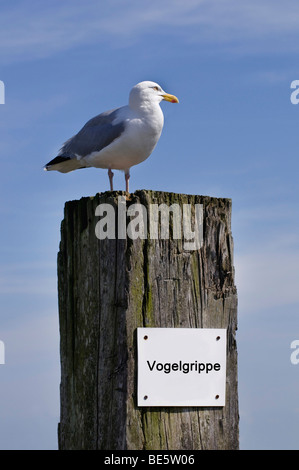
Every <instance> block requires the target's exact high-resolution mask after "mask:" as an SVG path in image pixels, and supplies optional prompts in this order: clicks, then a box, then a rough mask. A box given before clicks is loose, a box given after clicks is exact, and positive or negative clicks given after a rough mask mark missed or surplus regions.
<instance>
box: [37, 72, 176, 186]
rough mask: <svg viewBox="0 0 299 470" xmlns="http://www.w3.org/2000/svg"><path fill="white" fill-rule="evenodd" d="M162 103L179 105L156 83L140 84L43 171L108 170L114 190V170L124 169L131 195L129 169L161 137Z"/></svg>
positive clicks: (93, 121) (88, 125)
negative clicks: (126, 98)
mask: <svg viewBox="0 0 299 470" xmlns="http://www.w3.org/2000/svg"><path fill="white" fill-rule="evenodd" d="M162 100H165V101H169V102H170V103H178V102H179V100H178V98H177V97H176V96H174V95H171V94H169V93H166V92H165V91H164V90H163V89H162V88H161V87H160V85H158V84H157V83H155V82H151V81H144V82H140V83H138V84H137V85H135V86H134V87H133V88H132V90H131V92H130V95H129V104H128V105H126V106H122V107H121V108H116V109H112V110H110V111H105V112H103V113H101V114H99V115H98V116H95V117H94V118H92V119H90V120H89V121H88V122H87V123H86V124H85V125H84V126H83V127H82V129H81V130H80V131H79V132H78V134H76V135H74V136H73V137H71V138H70V139H69V140H67V141H66V142H65V143H64V144H63V145H62V147H61V149H60V151H59V153H58V155H57V157H55V158H54V159H53V160H51V161H50V162H49V163H47V164H46V165H45V167H44V169H45V170H46V171H51V170H57V171H60V172H61V173H68V172H70V171H73V170H77V169H79V168H88V167H95V168H104V169H107V170H108V177H109V182H110V190H111V191H113V175H114V173H113V171H112V170H122V171H124V173H125V182H126V192H129V179H130V168H131V167H132V166H134V165H138V164H139V163H141V162H143V161H144V160H146V159H147V158H148V157H149V156H150V155H151V153H152V152H153V150H154V148H155V147H156V144H157V142H158V140H159V138H160V136H161V132H162V129H163V124H164V116H163V112H162V110H161V107H160V102H161V101H162Z"/></svg>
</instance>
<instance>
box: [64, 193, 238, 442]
mask: <svg viewBox="0 0 299 470" xmlns="http://www.w3.org/2000/svg"><path fill="white" fill-rule="evenodd" d="M120 195H125V193H122V192H113V193H111V192H106V193H102V194H97V195H96V196H95V197H93V198H92V197H90V198H82V199H80V200H79V201H70V202H67V203H66V205H65V213H64V220H63V221H62V224H61V243H60V250H59V253H58V294H59V323H60V356H61V386H60V387H61V416H60V423H59V427H58V438H59V448H60V449H86V450H87V449H105V450H122V449H128V450H138V449H145V450H198V449H238V446H239V443H238V441H239V416H238V390H237V347H236V338H235V336H236V330H237V292H236V287H235V284H234V264H233V241H232V235H231V201H230V200H229V199H219V198H211V197H208V196H192V195H183V194H174V193H165V192H155V191H145V190H142V191H136V192H135V193H134V194H131V195H130V199H129V200H127V202H126V204H127V209H128V207H129V206H130V205H131V204H134V203H141V204H143V205H144V206H145V207H148V205H149V204H153V203H156V204H162V203H165V204H167V205H168V206H170V205H171V204H173V203H177V204H180V206H182V205H183V204H192V205H194V204H203V235H204V239H203V247H202V248H200V249H199V250H196V251H185V250H184V249H183V244H182V240H176V239H174V240H173V239H170V240H164V239H157V240H152V239H149V238H146V239H136V240H131V239H130V238H127V239H126V240H122V239H114V240H113V239H112V240H109V239H104V240H99V239H98V238H97V237H96V235H95V226H96V223H97V222H98V221H99V217H96V216H95V211H96V207H97V206H98V205H99V204H104V203H106V204H112V205H113V207H114V208H115V210H116V218H117V197H118V196H120ZM137 327H176V328H180V327H184V328H227V335H228V337H227V340H228V341H227V345H228V346H227V383H226V406H225V407H215V408H214V407H210V408H208V407H201V408H198V407H192V408H190V407H186V408H156V407H155V408H138V407H137V406H136V381H137V380H136V379H137V370H136V364H137V360H136V359H137V351H136V348H137V346H136V337H137V335H136V328H137Z"/></svg>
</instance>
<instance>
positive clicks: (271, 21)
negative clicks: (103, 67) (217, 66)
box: [0, 0, 299, 63]
mask: <svg viewBox="0 0 299 470" xmlns="http://www.w3.org/2000/svg"><path fill="white" fill-rule="evenodd" d="M8 5H9V7H6V8H5V7H4V8H2V11H1V17H0V56H1V57H2V63H3V61H5V62H11V61H16V60H18V61H20V60H28V59H34V58H41V57H48V56H50V55H52V54H55V53H57V52H60V51H66V50H69V49H71V48H72V47H76V46H78V45H84V44H85V45H88V44H94V43H95V44H97V43H98V44H107V43H109V44H113V46H114V47H117V46H119V47H122V45H123V42H124V41H130V42H132V41H133V42H135V41H136V40H138V39H140V37H141V36H142V35H143V34H148V33H151V34H152V33H155V34H158V33H160V32H161V34H175V35H180V36H181V37H182V38H184V39H185V40H186V41H189V42H205V43H212V44H219V43H221V44H222V45H225V44H227V45H230V46H232V43H233V42H235V44H234V48H238V42H239V41H241V48H242V51H243V52H244V51H246V44H245V43H244V41H246V40H249V44H247V47H248V50H249V49H252V48H254V49H255V51H258V50H260V49H263V44H262V43H261V42H260V41H261V39H263V40H266V47H267V48H268V49H269V48H270V50H272V51H276V50H277V47H282V48H287V49H288V50H290V48H291V49H293V48H294V47H297V46H296V41H291V40H290V41H279V42H278V41H277V35H287V36H288V35H290V34H293V33H295V34H297V31H298V27H299V4H298V3H297V2H295V1H294V0H286V1H285V2H280V1H277V0H271V1H270V0H263V1H260V0H252V1H251V2H246V3H245V2H244V1H243V2H241V1H240V0H209V1H207V0H189V1H188V2H182V1H179V0H165V1H164V2H160V1H159V2H158V1H157V0H152V1H151V2H150V3H149V4H146V5H145V4H144V2H137V0H131V1H128V2H125V3H124V2H121V1H120V0H110V2H109V3H108V2H107V3H103V2H101V3H99V2H95V1H90V2H88V3H87V2H85V3H82V2H79V1H78V0H73V1H72V2H70V1H64V2H63V3H61V2H57V1H56V2H55V1H51V2H49V1H45V2H42V3H41V2H39V3H38V2H35V1H27V0H26V2H25V1H24V0H23V1H20V2H18V6H17V7H16V6H15V4H8ZM12 5H13V6H12Z"/></svg>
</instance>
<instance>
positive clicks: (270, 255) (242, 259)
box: [235, 239, 299, 314]
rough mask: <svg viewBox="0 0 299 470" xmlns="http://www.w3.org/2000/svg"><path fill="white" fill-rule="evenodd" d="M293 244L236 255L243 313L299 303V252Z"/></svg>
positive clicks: (238, 287)
mask: <svg viewBox="0 0 299 470" xmlns="http://www.w3.org/2000/svg"><path fill="white" fill-rule="evenodd" d="M292 241H293V240H291V243H290V244H289V246H288V239H286V240H285V241H283V239H281V241H280V243H279V244H272V245H270V246H265V247H264V249H263V250H262V249H261V248H259V249H256V250H254V249H253V247H251V252H247V253H243V254H236V255H235V268H236V286H237V290H238V297H239V313H241V312H242V313H246V314H247V313H255V312H258V311H261V310H263V309H269V308H272V307H273V308H274V307H281V308H284V307H285V306H287V305H291V304H296V303H299V290H298V282H299V274H298V266H299V249H298V244H297V245H296V246H294V244H293V243H292Z"/></svg>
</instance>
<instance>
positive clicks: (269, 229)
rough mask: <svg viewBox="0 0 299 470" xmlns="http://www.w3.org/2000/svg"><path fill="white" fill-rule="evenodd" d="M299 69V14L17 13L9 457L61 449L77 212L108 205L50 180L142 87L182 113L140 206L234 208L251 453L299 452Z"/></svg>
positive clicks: (6, 229)
mask: <svg viewBox="0 0 299 470" xmlns="http://www.w3.org/2000/svg"><path fill="white" fill-rule="evenodd" d="M298 55H299V4H298V2H297V1H296V0H286V1H284V2H281V1H278V0H251V1H250V2H249V1H247V2H245V1H241V0H190V1H189V0H188V1H184V2H183V1H181V0H180V1H178V0H164V1H163V2H161V1H159V2H158V1H156V0H152V1H151V2H138V1H137V0H131V1H130V0H129V1H126V2H124V1H120V0H109V1H103V0H102V1H101V2H96V1H93V0H91V1H86V2H81V1H78V0H72V1H66V0H62V1H59V2H58V1H56V0H52V1H49V0H45V1H44V2H38V1H32V0H27V1H25V0H16V1H14V2H10V3H8V2H6V3H3V2H2V5H1V15H0V80H2V81H3V82H4V84H5V104H1V105H0V157H1V173H0V178H1V185H0V192H1V198H0V211H1V220H2V223H1V231H0V240H1V243H0V299H1V316H0V340H2V341H3V342H4V343H5V353H6V364H5V365H0V384H1V386H0V448H1V449H56V448H57V423H58V421H59V382H60V369H59V334H58V314H57V290H56V283H57V279H56V257H57V252H58V248H59V239H60V233H59V231H60V222H61V220H62V218H63V207H64V203H65V201H68V200H73V199H79V198H81V197H82V196H93V195H94V194H96V193H97V192H99V191H106V190H108V188H109V187H108V177H107V173H106V171H104V170H94V169H88V170H84V171H82V172H81V171H80V172H73V173H70V174H67V175H63V174H59V173H56V172H51V173H46V172H44V171H43V169H42V168H43V165H44V164H45V163H47V162H48V161H49V160H50V159H51V158H53V157H54V156H56V152H57V151H58V150H59V148H60V146H61V144H62V143H63V142H64V141H65V140H66V139H67V138H69V137H70V136H72V135H73V134H74V133H76V132H77V131H78V130H79V129H80V128H81V127H82V125H83V124H84V123H85V122H86V121H87V120H88V119H89V118H91V117H93V116H95V115H96V114H99V113H100V112H102V111H104V110H106V109H111V108H113V107H117V106H120V105H123V104H126V103H127V99H128V93H129V90H130V89H131V87H132V86H133V85H135V84H136V83H138V82H139V81H141V80H154V81H156V82H158V83H159V84H160V85H161V86H162V87H163V88H164V89H165V90H166V91H167V92H169V93H172V94H175V95H176V96H178V98H179V100H180V103H179V105H172V104H170V103H162V108H163V112H164V115H165V126H164V130H163V133H162V137H161V139H160V141H159V143H158V145H157V147H156V149H155V150H154V152H153V154H152V155H151V157H150V158H149V159H148V160H147V161H145V162H144V163H142V164H141V165H139V166H137V167H134V168H132V171H131V180H130V189H131V191H135V190H137V189H154V190H161V191H172V192H178V193H189V194H204V195H210V196H216V197H229V198H232V203H233V216H232V231H233V237H234V243H235V267H236V284H237V288H238V296H239V312H238V315H239V330H238V335H237V340H238V351H239V400H240V443H241V448H242V449H298V448H299V445H298V442H299V433H298V421H299V405H298V386H299V365H297V366H296V365H293V364H291V362H290V355H291V349H290V344H291V342H292V341H293V340H296V339H299V321H298V314H299V311H298V307H299V289H298V285H299V283H298V281H299V274H298V265H299V244H298V242H299V235H298V234H299V231H298V228H299V223H298V220H299V217H298V215H299V214H298V202H299V190H298V174H299V171H298V170H299V164H298V137H297V136H298V128H299V105H298V106H297V105H293V104H292V103H291V101H290V95H291V92H292V90H291V88H290V85H291V82H292V81H293V80H296V79H299V67H298ZM115 186H116V188H117V189H124V178H123V174H122V173H117V174H116V175H115Z"/></svg>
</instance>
